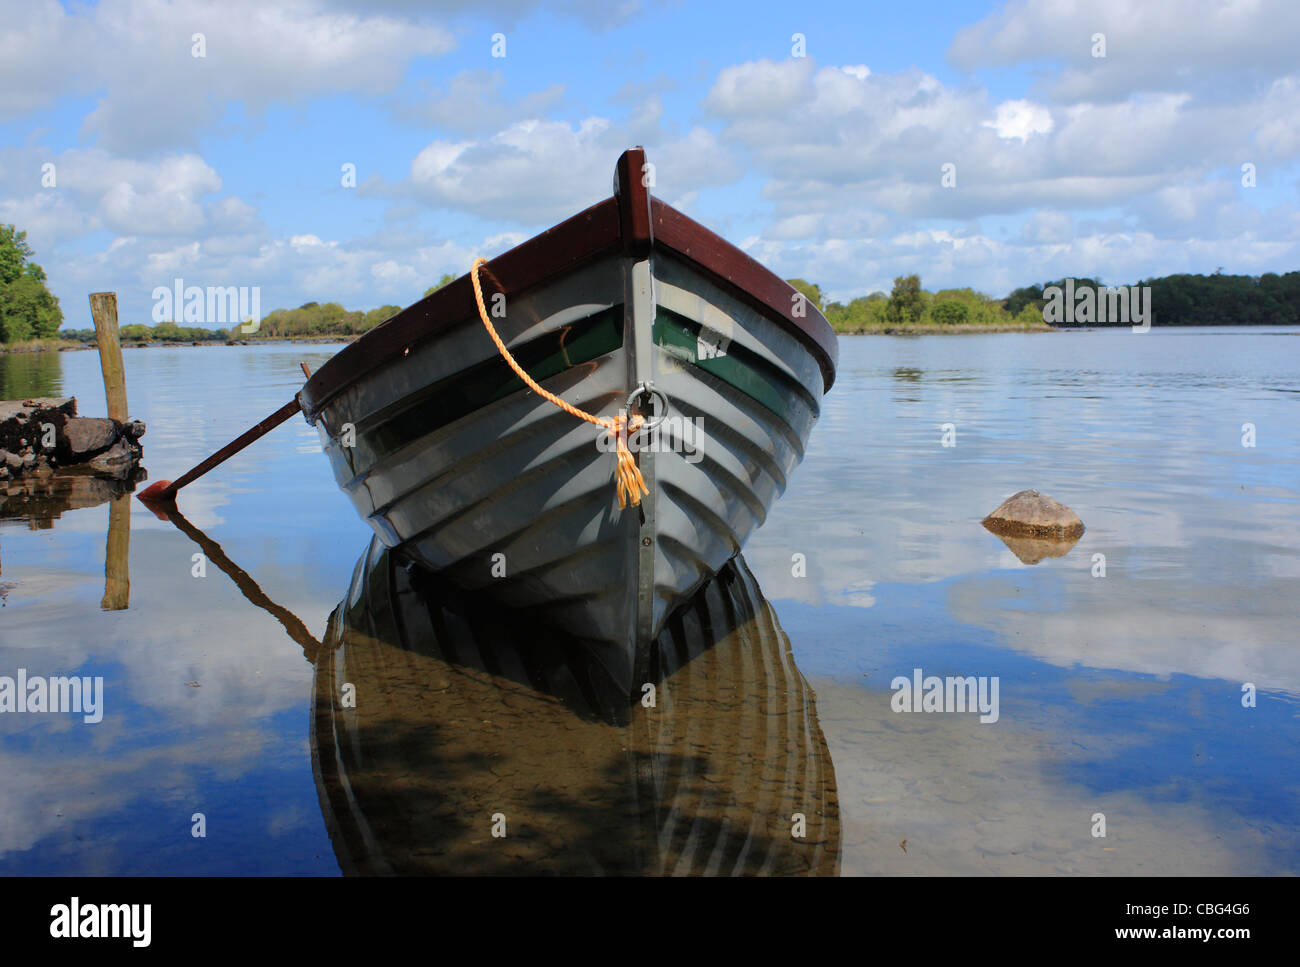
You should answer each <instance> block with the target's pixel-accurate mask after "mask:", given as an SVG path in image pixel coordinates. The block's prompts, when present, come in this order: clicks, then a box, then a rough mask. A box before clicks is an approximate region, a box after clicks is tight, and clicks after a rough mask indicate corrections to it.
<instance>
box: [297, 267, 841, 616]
mask: <svg viewBox="0 0 1300 967" xmlns="http://www.w3.org/2000/svg"><path fill="white" fill-rule="evenodd" d="M498 329H499V330H500V331H501V332H502V336H503V339H505V340H506V343H507V346H508V347H509V348H510V349H511V351H512V352H517V353H518V355H519V356H520V358H521V361H525V360H526V361H527V362H529V363H531V364H532V366H531V367H528V366H526V368H529V369H530V372H531V373H532V374H533V375H534V378H537V377H538V375H542V376H543V377H544V378H541V379H539V382H540V384H541V385H542V386H543V387H544V388H546V389H547V390H549V391H551V392H552V393H555V394H556V395H557V396H559V397H561V398H563V399H565V400H566V401H567V402H570V403H572V404H573V405H574V406H577V407H579V408H580V409H583V410H585V411H587V412H590V413H592V414H593V415H596V416H602V417H616V416H618V415H619V413H620V412H626V410H627V406H628V398H629V396H630V395H631V394H632V393H633V391H634V390H635V389H636V388H637V387H639V386H643V385H646V384H653V387H654V389H655V390H656V391H658V393H659V394H662V395H661V397H660V398H659V400H658V401H656V402H655V404H654V405H655V408H656V410H657V411H658V412H657V413H656V414H654V415H651V416H649V418H648V425H649V428H648V429H647V430H645V431H643V432H641V433H634V434H632V435H631V437H630V439H629V441H628V442H629V443H630V445H631V448H632V449H634V450H635V452H636V458H637V463H638V466H639V468H640V470H641V473H642V475H643V477H644V478H645V480H646V483H647V486H648V488H649V494H648V495H647V496H646V497H645V498H644V500H643V502H642V504H641V505H640V506H639V507H637V506H628V507H625V508H620V507H619V506H618V499H617V495H616V492H615V488H614V484H613V479H612V478H613V470H614V462H615V456H614V453H613V452H612V449H613V445H614V443H613V441H612V439H611V438H610V436H609V434H608V433H606V432H605V431H603V430H602V429H601V428H599V427H595V426H593V425H591V424H589V423H586V422H583V421H581V420H579V419H576V418H575V417H573V416H571V415H570V414H568V413H565V412H563V411H562V410H560V409H559V408H557V407H556V406H555V405H554V404H552V403H550V402H549V401H547V400H545V399H542V398H541V397H539V396H537V395H536V394H534V393H532V392H529V391H528V390H526V389H525V387H524V386H523V384H522V383H521V382H520V381H519V380H518V379H517V377H514V376H513V374H510V373H509V372H508V370H507V369H506V367H505V364H504V362H502V361H501V360H500V359H499V357H498V355H497V353H496V350H495V347H494V346H493V345H492V343H491V342H490V340H489V339H488V337H487V335H486V333H485V332H484V330H483V327H482V325H481V323H479V322H478V321H477V320H471V321H470V322H468V323H467V324H465V325H463V326H460V327H456V328H454V329H451V330H449V331H448V332H446V333H445V334H443V335H442V336H441V337H440V338H438V339H435V340H430V341H428V342H426V343H424V344H422V345H419V346H416V347H413V348H412V349H411V350H410V352H409V353H407V354H405V355H403V356H402V357H400V358H399V359H396V360H394V361H392V362H391V363H390V364H388V365H385V366H383V367H381V368H380V369H379V371H378V372H376V373H375V374H374V376H373V377H372V378H371V379H368V380H366V381H365V382H364V383H360V384H358V385H357V386H355V387H354V388H353V389H351V390H350V391H348V392H345V393H342V394H340V395H339V396H337V397H336V398H335V399H334V400H332V401H331V402H330V403H329V404H328V405H327V406H326V407H324V409H323V410H322V412H321V414H320V417H319V419H318V421H317V425H318V428H319V430H320V432H321V436H322V443H323V446H324V449H325V451H326V453H327V454H328V455H329V458H330V462H331V464H332V466H333V469H334V474H335V479H336V480H337V482H338V484H339V486H340V487H341V488H342V490H343V491H344V493H346V494H347V495H348V497H349V498H350V499H351V501H352V503H353V505H354V507H355V508H356V510H357V512H358V513H359V514H360V515H361V516H362V517H363V518H364V519H365V520H366V521H367V522H368V523H370V525H371V526H372V527H373V528H374V530H375V533H376V534H377V535H378V536H379V538H380V539H381V540H382V541H383V542H384V543H385V544H386V545H388V546H389V547H394V548H396V547H400V548H402V549H403V550H404V551H405V553H406V554H408V555H410V556H412V557H413V558H415V559H417V560H418V561H420V562H421V563H422V564H424V565H426V566H428V567H430V568H433V569H437V570H439V571H441V572H443V573H444V574H445V576H447V577H448V578H449V579H451V580H452V581H454V582H455V583H457V584H459V585H460V586H462V587H463V588H465V589H466V590H467V591H482V592H485V593H490V594H491V595H493V596H494V597H495V598H496V599H498V600H499V601H501V602H502V603H503V604H504V605H506V606H508V607H511V608H515V609H536V610H537V611H538V612H539V614H542V615H543V617H544V618H545V620H547V621H548V623H559V624H562V625H563V626H564V627H566V628H568V629H569V630H571V631H572V632H573V633H574V634H576V635H579V636H582V637H590V638H595V639H599V640H605V641H625V642H628V641H635V640H638V639H639V640H641V641H646V640H649V639H650V638H653V637H654V636H655V635H656V634H657V633H658V632H659V630H660V629H661V628H662V626H663V623H664V621H665V620H666V618H667V617H668V616H669V615H670V614H671V613H672V611H673V610H674V608H675V607H677V606H678V605H679V604H680V603H681V602H682V601H683V600H685V599H686V598H687V597H689V596H690V595H691V594H692V593H693V592H694V591H695V590H696V589H697V588H699V587H700V586H701V585H702V584H703V583H704V582H705V581H706V580H708V578H709V577H711V576H712V575H713V574H714V573H716V572H717V570H718V569H719V568H720V567H722V565H723V564H725V563H726V562H727V561H728V560H730V559H731V558H732V557H733V556H735V554H736V553H737V552H738V551H739V550H740V549H741V547H742V546H743V545H744V543H745V540H746V539H747V538H748V537H749V535H750V534H751V533H752V532H753V530H754V528H756V527H757V526H758V525H759V524H761V523H762V521H763V520H764V518H765V517H766V514H767V512H768V509H769V508H770V507H771V505H772V503H773V502H774V501H775V500H776V498H777V497H778V496H779V495H780V493H781V492H782V491H783V490H784V489H785V486H786V483H787V481H788V479H789V475H790V473H791V471H792V470H793V469H794V467H795V466H796V465H797V464H798V462H799V460H800V459H801V457H802V455H803V450H804V446H805V444H806V441H807V439H808V435H809V433H810V431H811V429H812V426H813V424H814V422H815V421H816V418H817V413H818V399H819V398H820V396H821V394H822V391H823V386H822V378H821V374H820V371H819V369H818V367H817V365H816V363H815V361H814V360H813V359H812V357H811V355H810V354H808V353H807V351H806V350H804V349H803V348H802V347H801V346H799V345H798V343H797V341H796V340H795V339H794V338H793V337H791V336H789V335H788V334H787V333H785V332H783V331H781V330H780V328H779V327H778V326H776V325H775V324H773V323H772V322H770V321H769V320H767V319H766V318H765V317H764V316H762V315H761V314H760V313H758V312H756V311H754V310H753V309H750V308H749V307H747V306H745V305H743V304H742V303H740V302H739V301H738V300H736V299H735V298H733V297H731V296H729V295H728V294H727V293H725V292H724V291H722V290H721V289H720V288H718V287H717V286H715V285H713V284H712V283H711V282H709V281H708V280H707V279H705V278H703V277H702V276H701V275H700V274H698V273H695V272H692V271H691V270H690V268H689V267H687V266H685V265H683V264H682V263H680V262H676V261H674V260H672V259H670V258H668V257H667V256H659V257H655V258H649V259H643V260H636V259H630V258H623V257H614V258H609V259H605V260H602V261H600V262H598V263H596V264H594V265H591V266H588V267H587V268H585V269H583V270H582V271H580V272H577V273H575V274H573V275H571V276H569V277H567V278H564V279H562V280H560V281H559V282H557V283H555V284H553V285H551V286H548V287H546V288H545V289H543V290H540V291H535V292H532V293H529V294H527V295H525V296H523V297H520V298H518V299H515V300H511V304H510V306H509V311H508V313H507V315H506V316H505V318H504V319H503V320H500V321H499V324H498ZM557 365H558V366H559V368H558V371H555V372H553V373H552V374H551V375H549V376H548V375H546V373H548V372H550V371H552V370H556V367H557ZM467 374H468V375H467ZM473 384H477V387H478V389H479V391H480V392H483V393H485V395H486V396H487V397H489V398H487V399H486V400H485V401H484V402H483V404H482V405H479V406H477V407H474V408H469V409H468V412H461V410H464V409H467V408H468V407H469V406H472V404H473V402H474V401H470V403H469V404H467V403H466V402H465V401H464V396H465V393H466V392H467V391H468V389H469V387H470V386H471V385H473ZM664 400H666V402H667V410H666V412H665V411H664V410H663V405H662V401H664ZM656 419H657V420H658V422H656Z"/></svg>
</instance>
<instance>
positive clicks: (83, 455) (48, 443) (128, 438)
mask: <svg viewBox="0 0 1300 967" xmlns="http://www.w3.org/2000/svg"><path fill="white" fill-rule="evenodd" d="M144 431H145V425H144V424H143V423H141V422H140V421H139V420H132V421H129V422H125V423H123V422H120V421H118V420H109V419H96V418H84V417H78V416H77V401H76V399H73V398H49V397H40V398H33V399H25V400H10V401H5V402H0V481H8V480H17V479H18V478H21V477H26V476H28V475H30V474H34V473H41V472H51V471H54V470H61V469H66V468H72V467H84V468H85V469H86V470H89V471H90V472H91V473H93V474H95V475H97V476H101V477H109V478H113V479H122V478H124V477H126V476H127V475H128V474H129V473H130V472H131V471H132V470H133V469H135V467H136V465H137V464H138V463H139V461H140V455H141V453H143V451H144V448H143V447H142V446H141V445H140V437H142V436H144Z"/></svg>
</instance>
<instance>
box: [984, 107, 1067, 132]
mask: <svg viewBox="0 0 1300 967" xmlns="http://www.w3.org/2000/svg"><path fill="white" fill-rule="evenodd" d="M983 124H984V126H985V127H986V128H992V129H993V130H994V131H996V132H997V134H998V137H999V138H1007V139H1011V138H1019V139H1020V140H1021V141H1028V140H1029V137H1030V135H1034V134H1047V133H1048V132H1050V131H1051V130H1052V112H1051V111H1049V110H1047V108H1045V107H1043V106H1042V105H1041V104H1033V103H1031V102H1029V101H1023V100H1021V101H1003V102H1002V103H1001V104H999V105H998V112H997V117H996V118H995V119H994V120H992V121H984V122H983Z"/></svg>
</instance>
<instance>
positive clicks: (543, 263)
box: [299, 148, 839, 423]
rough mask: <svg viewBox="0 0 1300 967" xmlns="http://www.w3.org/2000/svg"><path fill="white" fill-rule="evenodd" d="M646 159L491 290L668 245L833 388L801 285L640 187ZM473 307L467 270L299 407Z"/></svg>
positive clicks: (377, 334)
mask: <svg viewBox="0 0 1300 967" xmlns="http://www.w3.org/2000/svg"><path fill="white" fill-rule="evenodd" d="M644 164H645V152H644V151H643V150H642V149H641V148H632V149H630V150H628V151H625V152H623V154H622V155H621V156H620V157H619V160H618V166H617V168H616V171H617V178H618V186H619V193H618V194H617V195H615V196H613V197H611V198H606V199H605V200H604V201H602V202H599V203H597V204H595V205H592V206H591V207H590V208H588V209H587V210H586V211H582V212H579V213H578V214H577V215H574V216H573V217H572V218H569V219H567V220H565V221H563V222H561V223H560V224H558V225H556V226H555V227H554V228H550V229H547V230H546V231H545V232H542V233H541V234H540V235H537V236H535V237H533V238H531V239H529V240H528V241H526V242H523V243H521V244H519V245H517V246H515V247H514V248H512V249H510V251H508V252H504V253H502V254H501V255H498V256H497V257H496V258H494V259H492V260H491V261H490V262H488V264H487V265H486V266H484V268H483V270H482V273H481V274H482V276H483V277H484V279H485V281H486V282H487V285H486V286H485V288H487V289H489V290H490V291H503V292H505V293H506V294H507V296H512V295H519V294H521V293H523V292H525V291H527V290H528V289H531V288H534V287H536V286H539V285H543V284H545V283H547V282H549V281H551V280H552V279H555V278H557V277H559V276H563V275H567V274H568V273H570V272H572V271H574V270H575V269H578V268H580V267H581V266H583V265H586V264H587V263H589V262H593V261H595V260H596V259H599V258H601V257H603V256H606V255H610V254H613V253H616V252H619V251H625V252H629V253H631V254H636V255H643V254H646V253H648V252H649V251H650V250H651V249H652V248H657V249H663V250H665V251H667V252H670V253H671V254H674V255H676V256H678V257H680V258H682V259H684V260H686V261H687V262H689V263H691V264H692V265H693V266H695V267H696V268H698V269H700V270H702V271H703V272H704V273H705V274H706V275H708V276H709V277H711V278H712V279H713V280H714V281H715V282H716V283H718V284H719V285H720V286H722V288H724V289H726V290H727V291H729V292H731V293H732V294H734V295H736V296H737V297H739V298H740V299H741V300H742V301H744V302H746V303H748V304H750V305H752V306H754V307H755V308H756V309H758V310H760V311H762V312H763V313H764V314H765V315H767V316H768V317H770V318H771V319H772V320H773V321H775V322H777V323H778V324H780V325H781V326H782V327H783V328H785V329H787V330H789V331H790V332H791V333H792V334H793V335H795V336H796V337H798V338H799V339H800V340H801V341H802V342H803V343H804V345H805V346H807V347H808V349H809V350H810V351H811V352H812V353H813V356H814V357H815V358H816V359H817V362H818V364H819V365H820V366H821V370H822V376H823V377H824V379H825V388H826V389H827V390H829V389H830V388H831V383H833V382H834V380H835V367H836V364H837V362H838V357H839V347H838V343H837V340H836V338H835V332H834V330H833V329H831V326H830V324H829V323H828V322H827V321H826V319H825V317H824V316H823V315H822V314H821V313H820V312H818V311H817V309H816V308H815V307H814V306H813V305H812V304H811V303H805V305H804V308H805V309H806V313H807V314H806V315H805V316H802V317H800V316H796V315H795V313H794V306H795V300H794V296H795V295H796V293H795V290H794V289H793V288H791V286H790V285H788V284H787V283H786V282H785V281H784V280H783V279H781V278H780V277H779V276H777V275H775V274H773V273H772V272H771V271H769V270H768V269H766V268H764V267H763V266H762V265H760V264H759V263H758V262H756V261H755V260H754V259H752V258H750V257H749V256H748V255H746V254H745V253H744V252H742V251H741V250H740V249H738V248H736V247H735V246H734V245H732V244H731V243H730V242H728V241H726V240H725V239H723V238H722V237H721V236H718V235H715V234H714V233H713V232H711V231H709V230H708V229H707V228H705V227H704V226H703V225H700V224H699V223H698V222H696V221H694V220H693V219H691V218H688V217H687V216H686V215H683V214H682V213H681V212H679V211H677V210H676V209H675V208H673V207H672V206H671V205H668V204H665V203H664V202H661V201H659V199H657V198H653V197H651V196H650V194H649V192H648V190H647V189H646V188H644V187H643V186H642V184H641V182H642V178H641V174H642V165H644ZM629 187H630V188H631V190H630V191H629V190H628V189H629ZM477 313H478V308H477V306H476V304H475V301H474V288H473V285H472V283H471V282H470V278H469V275H468V274H466V275H462V276H461V277H460V278H459V279H457V280H456V281H454V282H451V283H448V284H447V285H445V286H443V287H442V288H441V289H439V290H438V291H437V292H433V293H430V294H429V295H428V296H427V297H425V298H423V299H421V300H420V301H419V302H416V303H415V304H413V305H411V306H408V307H407V308H405V309H403V310H402V311H401V312H399V313H398V314H397V315H395V316H393V317H392V318H391V319H389V320H387V321H386V322H384V323H381V324H380V325H378V326H376V327H375V328H374V329H372V330H370V332H368V333H366V334H365V335H364V336H362V337H361V338H360V339H358V340H357V341H356V342H354V343H352V344H351V345H349V346H346V347H344V348H343V349H342V350H340V351H339V352H338V353H336V354H335V355H334V356H332V357H331V358H330V359H329V360H327V361H326V362H325V363H324V364H323V365H322V366H321V367H320V369H318V370H316V372H315V373H314V374H313V375H312V377H311V378H310V379H308V380H307V383H306V385H304V386H303V388H302V391H301V393H300V394H299V399H301V401H302V409H303V413H304V414H305V415H306V417H307V419H308V420H309V421H311V422H313V423H314V422H315V420H316V416H317V414H318V413H319V412H320V409H321V407H323V406H324V405H325V404H326V403H327V402H329V400H330V399H331V398H333V397H334V396H335V395H336V394H337V393H339V392H341V391H342V390H343V389H345V388H346V387H347V386H348V385H349V384H351V383H352V382H353V381H355V380H357V379H361V378H362V377H364V376H365V375H366V374H367V373H369V372H370V371H372V370H373V369H375V368H376V367H377V366H379V365H381V364H382V363H384V362H386V361H387V360H389V359H391V358H392V357H394V356H398V355H401V354H402V353H403V352H405V351H406V350H407V349H408V348H409V347H411V346H414V345H415V344H416V343H419V342H423V341H424V340H426V339H429V338H430V337H432V336H435V335H437V334H438V333H439V332H441V331H442V330H444V329H448V328H450V327H451V326H454V325H457V324H459V323H461V322H464V321H465V320H467V319H471V318H474V317H475V316H476V315H477ZM484 338H487V337H486V334H484Z"/></svg>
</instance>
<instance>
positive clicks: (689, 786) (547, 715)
mask: <svg viewBox="0 0 1300 967" xmlns="http://www.w3.org/2000/svg"><path fill="white" fill-rule="evenodd" d="M636 660H637V667H636V668H629V667H627V666H626V663H625V660H624V659H623V658H622V657H621V655H620V654H619V653H618V652H617V650H616V649H613V648H611V647H610V646H608V645H607V646H603V647H602V646H600V645H590V646H588V645H584V644H581V643H577V642H574V641H573V640H572V639H564V638H562V637H560V636H558V635H557V634H556V633H554V632H551V631H547V630H545V629H544V628H543V627H541V626H540V625H539V624H538V623H536V622H533V621H522V620H521V619H519V618H516V617H512V616H511V615H510V614H509V613H503V612H502V611H501V610H500V609H499V608H493V607H492V606H491V605H483V606H481V607H480V606H478V605H476V604H475V603H474V602H473V601H472V600H466V598H465V595H464V592H463V591H459V590H458V589H455V588H454V587H452V586H450V585H446V584H443V583H440V582H439V580H438V579H437V578H436V577H435V576H430V575H429V574H428V573H427V572H425V571H423V570H419V569H416V568H409V569H408V568H407V567H406V566H404V565H403V563H402V562H401V559H400V558H399V557H396V556H394V553H393V552H391V551H388V550H386V549H385V548H384V546H383V545H382V544H381V543H380V542H379V541H378V540H377V539H376V540H374V541H373V542H372V544H371V546H370V549H369V551H368V552H367V554H366V555H365V557H363V558H362V560H361V561H360V562H358V565H357V569H356V572H355V574H354V575H353V580H352V586H351V588H350V590H349V593H348V596H347V598H346V599H345V600H344V601H343V602H342V603H341V604H340V605H339V606H338V608H337V609H336V610H335V612H334V613H333V615H332V616H331V617H330V622H329V628H328V632H327V635H326V639H325V641H324V643H323V646H322V647H321V648H320V650H319V652H318V653H317V659H316V663H315V664H316V675H315V692H314V702H313V715H312V719H313V722H312V753H313V759H314V763H315V767H316V776H317V785H318V788H319V791H320V796H321V805H322V809H323V812H324V813H325V819H326V823H327V825H328V827H329V831H330V836H331V839H332V840H333V842H334V849H335V852H336V854H337V855H338V860H339V864H340V866H341V867H342V869H343V872H344V873H345V874H394V873H395V874H470V875H498V874H507V875H508V874H522V875H537V874H650V875H672V874H688V873H689V874H707V875H712V874H718V875H732V874H774V875H809V874H811V875H835V874H836V873H838V871H839V859H840V842H839V837H840V833H839V809H838V805H837V801H836V790H835V774H834V771H833V769H832V765H831V761H830V756H829V754H828V752H827V749H826V742H825V739H824V738H823V736H822V733H821V729H820V727H819V726H818V723H817V714H816V706H815V700H814V696H813V692H812V689H811V688H809V686H808V684H807V683H806V682H805V681H804V679H803V676H802V675H801V674H800V673H799V670H798V669H797V668H796V667H795V665H794V661H793V659H792V656H791V654H790V642H789V639H788V638H787V637H786V635H785V633H784V632H783V631H782V630H781V628H780V625H778V624H777V620H776V615H775V613H774V612H773V610H772V608H771V606H770V605H769V604H768V603H767V601H766V600H765V599H764V598H763V596H762V593H761V591H760V590H759V588H758V584H757V582H756V581H755V580H754V576H753V575H752V574H751V573H750V571H749V568H748V567H747V566H746V565H745V562H744V561H743V559H741V558H739V557H737V558H736V559H735V560H733V561H732V562H731V563H730V564H728V565H727V566H726V567H725V568H724V569H723V570H722V571H720V572H719V573H718V574H717V575H716V576H715V577H714V579H713V580H711V581H710V582H709V583H708V584H707V585H705V587H704V588H703V589H702V590H701V591H700V592H699V593H698V594H697V595H696V596H695V597H694V598H693V599H692V600H691V602H690V603H689V604H688V605H687V606H686V607H684V608H683V609H681V610H680V611H679V612H678V613H677V614H676V615H675V616H674V617H673V618H672V619H671V620H670V621H669V622H668V624H667V625H666V626H665V628H664V630H663V632H662V633H661V634H660V636H659V637H658V638H657V639H656V640H655V641H654V643H653V645H652V646H651V647H650V649H649V651H648V652H645V653H643V654H640V655H638V656H637V659H636ZM651 686H653V687H651ZM800 833H802V835H799V834H800ZM502 834H504V835H502Z"/></svg>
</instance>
